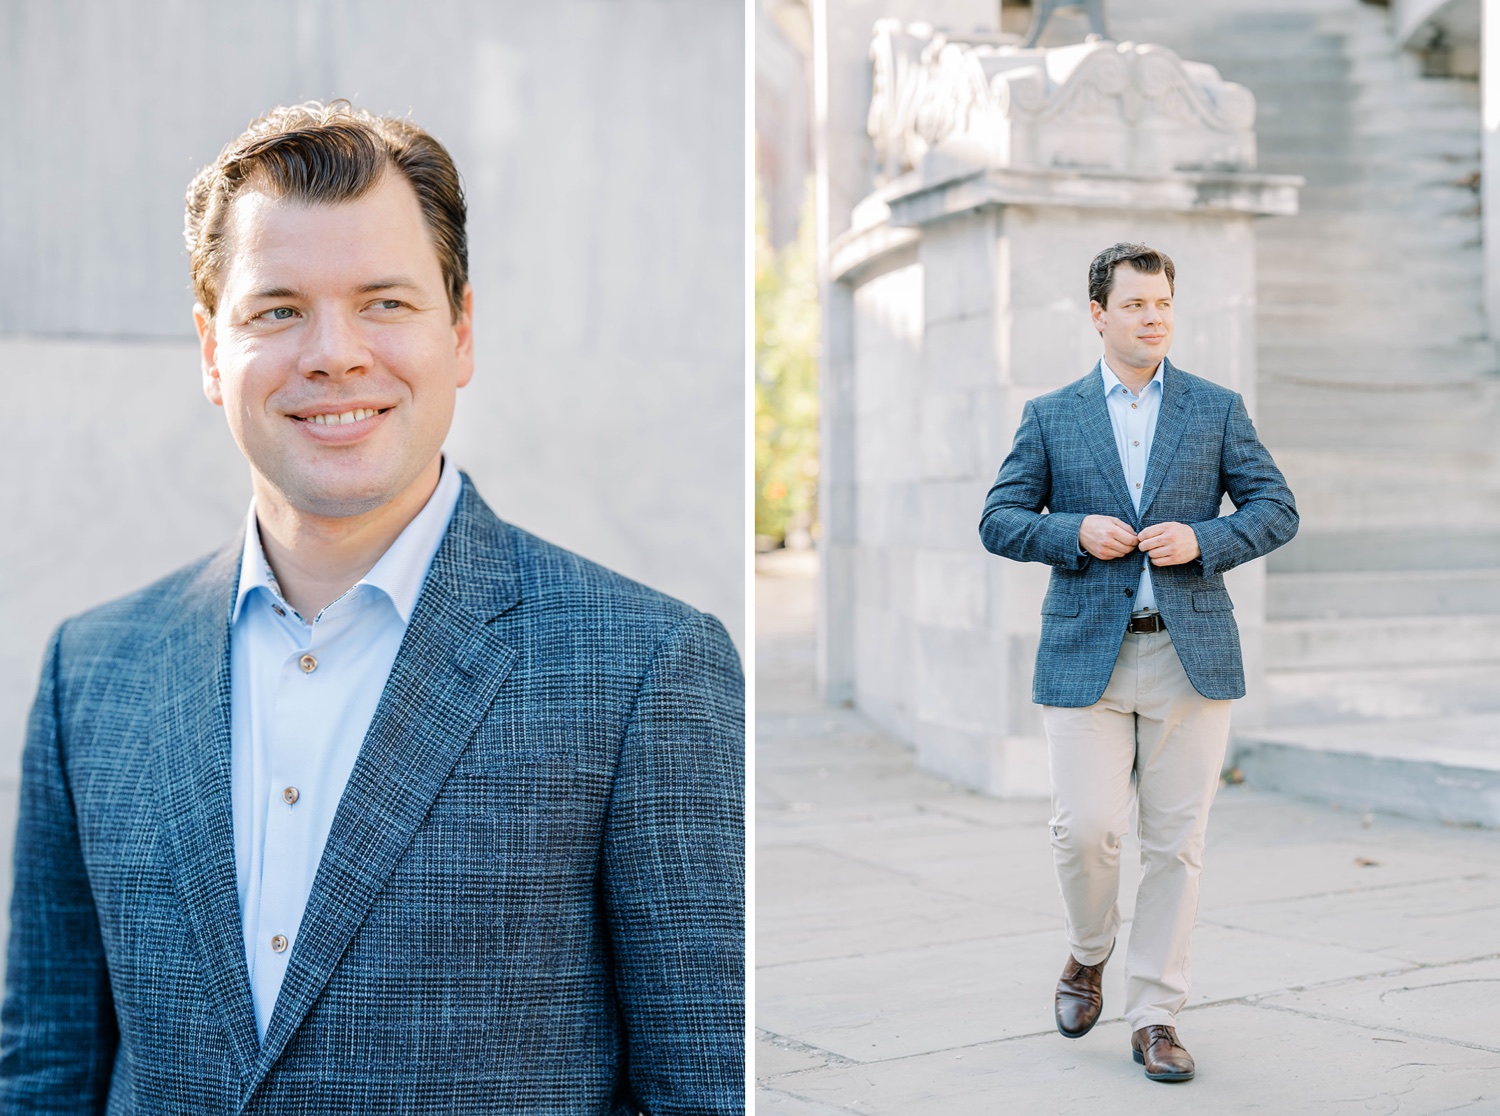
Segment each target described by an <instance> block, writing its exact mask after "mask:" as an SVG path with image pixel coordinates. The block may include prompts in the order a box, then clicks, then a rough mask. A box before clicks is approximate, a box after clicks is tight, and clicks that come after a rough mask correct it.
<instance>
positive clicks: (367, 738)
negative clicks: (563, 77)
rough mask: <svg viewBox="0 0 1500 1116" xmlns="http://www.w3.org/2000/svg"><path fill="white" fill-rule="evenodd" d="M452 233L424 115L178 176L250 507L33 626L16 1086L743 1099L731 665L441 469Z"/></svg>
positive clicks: (643, 1100)
mask: <svg viewBox="0 0 1500 1116" xmlns="http://www.w3.org/2000/svg"><path fill="white" fill-rule="evenodd" d="M464 220H465V205H464V199H463V194H462V189H461V186H460V183H459V179H458V174H457V171H456V170H455V168H454V166H453V163H452V161H451V160H450V159H449V157H448V154H447V152H446V151H445V150H444V149H443V148H442V147H441V145H439V144H438V143H437V141H436V140H434V139H433V138H432V137H431V136H429V135H427V134H426V133H425V132H423V131H422V130H421V129H419V128H417V127H416V126H414V125H413V124H411V123H410V122H409V121H404V120H397V119H388V118H378V117H375V116H372V115H370V114H368V113H365V112H362V111H359V110H355V109H353V108H351V107H350V106H348V105H347V104H345V103H342V102H335V103H334V104H331V105H327V106H325V105H321V104H308V105H302V106H296V107H292V108H280V109H276V110H274V111H273V112H271V113H270V114H269V115H267V116H266V117H264V118H263V119H261V120H259V121H257V122H256V123H255V124H253V125H252V126H251V128H250V129H249V131H247V132H246V133H245V134H244V135H243V136H241V137H240V138H239V139H237V140H235V141H234V142H233V143H231V144H230V145H229V146H228V147H226V148H225V149H224V151H223V152H222V153H221V154H220V156H219V158H218V159H217V160H216V161H215V162H214V163H213V165H211V166H209V167H207V168H205V170H204V171H203V172H201V173H200V174H199V175H198V177H197V178H196V179H195V180H194V182H193V184H192V186H191V188H190V190H189V193H188V208H187V241H188V247H189V251H190V255H191V265H192V274H193V284H194V289H195V293H196V296H197V301H198V305H197V306H196V308H195V311H194V317H195V321H196V323H197V328H198V335H199V338H200V342H201V352H202V367H203V385H204V391H205V393H206V394H207V396H208V398H209V400H210V401H211V402H212V403H214V404H216V405H218V406H220V407H222V408H223V409H224V413H225V416H226V418H227V419H228V423H229V428H230V431H231V432H232V434H233V436H234V439H235V442H236V443H237V444H238V446H239V448H240V450H241V451H242V452H243V453H244V455H245V458H246V460H247V461H248V463H249V466H250V477H251V487H252V492H253V499H252V502H251V506H250V510H249V513H248V515H247V517H246V522H245V528H244V531H243V533H242V535H241V537H240V538H238V539H237V540H235V541H234V542H233V543H232V544H231V545H229V546H228V547H226V548H225V549H224V550H223V551H221V552H219V553H218V554H215V555H212V556H210V557H209V558H207V559H205V560H203V561H201V562H198V563H196V564H194V565H193V566H190V567H188V568H187V569H185V570H182V571H179V572H178V573H175V574H173V575H171V576H169V577H167V578H166V579H164V580H163V581H161V582H158V583H157V584H155V585H153V586H151V587H149V588H147V589H145V590H142V591H141V592H139V593H137V594H135V595H133V596H131V597H128V598H125V599H123V600H121V601H117V602H114V603H113V604H109V605H106V606H104V607H102V608H99V609H96V610H95V611H93V612H90V613H87V614H85V615H83V616H81V617H78V618H76V619H74V620H71V621H69V622H67V623H66V624H64V625H63V626H62V628H61V629H60V630H59V631H58V632H57V633H56V635H55V636H54V637H53V640H52V643H51V645H50V648H49V651H48V655H47V659H46V663H45V666H44V668H43V676H42V683H41V688H40V691H39V694H38V697H37V701H36V704H35V706H34V709H33V712H32V716H31V722H30V729H29V735H28V739H27V744H26V750H25V755H24V760H23V777H22V788H21V810H20V821H19V826H18V831H17V838H16V873H15V892H14V898H13V901H12V914H11V919H12V931H11V939H10V949H9V958H8V967H7V971H6V996H5V1004H4V1012H3V1021H0V1024H3V1025H0V1109H3V1111H5V1112H28V1111H47V1112H80V1113H82V1112H101V1111H108V1112H109V1113H112V1114H114V1113H121V1114H123V1113H137V1112H139V1113H153V1114H155V1113H193V1114H203V1113H219V1112H224V1113H230V1112H236V1113H238V1112H264V1113H369V1112H397V1111H399V1112H444V1113H450V1112H451V1113H471V1112H472V1113H527V1114H536V1113H559V1114H560V1113H579V1114H582V1113H590V1114H595V1113H600V1114H611V1116H624V1114H626V1113H630V1114H635V1113H651V1114H662V1113H693V1114H703V1113H731V1112H742V1111H743V1108H744V1062H743V1035H744V1030H743V1026H744V1023H743V972H744V969H743V836H742V835H743V816H742V815H743V805H742V803H743V682H742V678H741V675H740V670H739V661H738V658H737V656H736V654H735V652H734V649H733V646H732V645H731V644H730V642H729V640H728V637H727V636H726V634H725V633H724V630H723V628H722V627H721V626H720V624H719V623H718V621H716V620H714V619H713V618H712V617H709V616H705V615H703V614H702V613H699V612H696V611H694V610H693V609H691V608H689V607H688V606H686V605H683V604H681V603H679V602H677V601H674V600H672V599H670V598H668V597H665V596H662V595H661V594H659V593H656V592H653V591H652V590H650V589H647V588H645V587H643V586H641V585H638V584H635V583H633V582H630V581H627V580H626V579H624V578H622V577H619V576H617V575H615V574H612V573H610V572H608V571H606V570H603V569H601V568H599V567H597V566H594V565H592V564H590V563H588V562H587V561H585V560H583V559H582V558H579V557H578V556H576V555H574V554H570V553H568V552H567V551H564V550H561V549H558V548H557V547H554V546H550V545H548V544H546V543H544V542H542V541H540V540H538V539H536V538H534V537H532V536H530V535H528V534H526V533H525V532H523V531H521V530H519V529H517V528H515V527H512V526H510V525H508V524H505V523H503V522H501V521H500V520H499V519H497V518H496V517H495V516H494V515H493V513H491V511H490V510H489V508H488V507H487V506H486V505H485V503H484V502H483V500H481V499H480V497H479V495H478V493H477V492H476V491H475V489H474V486H473V484H472V483H471V482H470V481H469V479H468V478H467V477H466V476H464V475H462V474H461V473H459V472H458V471H457V470H456V469H455V468H454V467H453V465H452V464H451V463H450V462H449V461H447V460H445V459H444V457H443V455H442V453H441V447H442V444H443V440H444V438H445V436H446V435H447V432H448V428H449V425H450V423H451V420H452V417H453V412H454V406H455V397H456V394H457V391H458V389H459V388H461V387H463V386H464V385H465V384H466V383H467V382H468V381H469V379H470V377H471V376H472V374H473V371H474V360H473V346H472V340H473V339H472V303H473V295H472V292H471V291H470V289H469V286H468V282H467V250H466V240H465V231H464Z"/></svg>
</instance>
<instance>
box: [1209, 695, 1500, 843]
mask: <svg viewBox="0 0 1500 1116" xmlns="http://www.w3.org/2000/svg"><path fill="white" fill-rule="evenodd" d="M1229 762H1230V766H1232V767H1235V768H1238V769H1239V770H1240V772H1241V773H1242V774H1243V775H1244V777H1245V781H1246V783H1248V784H1250V785H1252V786H1256V787H1261V788H1264V789H1266V790H1274V791H1279V792H1281V793H1283V794H1291V795H1296V796H1299V797H1302V798H1310V799H1313V800H1316V801H1323V802H1336V803H1338V804H1340V805H1341V806H1343V807H1344V808H1345V809H1347V810H1357V811H1364V810H1380V811H1384V812H1387V813H1395V814H1402V815H1405V816H1407V817H1415V818H1421V819H1423V820H1427V821H1442V822H1448V823H1450V824H1459V825H1485V826H1492V827H1497V828H1500V714H1494V713H1480V714H1472V715H1467V716H1456V717H1455V716H1444V717H1417V718H1411V719H1406V720H1381V721H1374V722H1355V723H1350V724H1338V725H1297V726H1285V727H1281V728H1261V729H1245V730H1237V731H1236V732H1235V734H1234V739H1233V741H1232V743H1231V747H1230V760H1229Z"/></svg>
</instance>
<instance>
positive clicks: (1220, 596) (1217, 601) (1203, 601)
mask: <svg viewBox="0 0 1500 1116" xmlns="http://www.w3.org/2000/svg"><path fill="white" fill-rule="evenodd" d="M1233 608H1234V602H1233V601H1231V600H1230V599H1229V594H1228V592H1226V591H1225V590H1223V589H1205V590H1203V591H1202V592H1200V593H1194V594H1193V611H1194V612H1228V611H1230V610H1231V609H1233Z"/></svg>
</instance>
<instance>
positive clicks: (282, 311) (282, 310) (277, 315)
mask: <svg viewBox="0 0 1500 1116" xmlns="http://www.w3.org/2000/svg"><path fill="white" fill-rule="evenodd" d="M296 313H297V311H295V310H293V309H292V308H291V307H290V306H277V307H275V308H274V309H271V310H262V311H261V312H260V313H259V314H258V315H256V316H257V317H260V318H264V319H266V320H267V321H271V322H284V321H286V320H287V319H289V318H291V317H292V316H293V315H294V314H296Z"/></svg>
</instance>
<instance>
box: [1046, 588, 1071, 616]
mask: <svg viewBox="0 0 1500 1116" xmlns="http://www.w3.org/2000/svg"><path fill="white" fill-rule="evenodd" d="M1079 608H1080V605H1079V601H1078V598H1077V597H1068V596H1063V595H1062V594H1060V593H1048V594H1047V596H1046V598H1045V599H1044V600H1043V601H1042V615H1043V616H1077V615H1078V610H1079Z"/></svg>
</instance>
